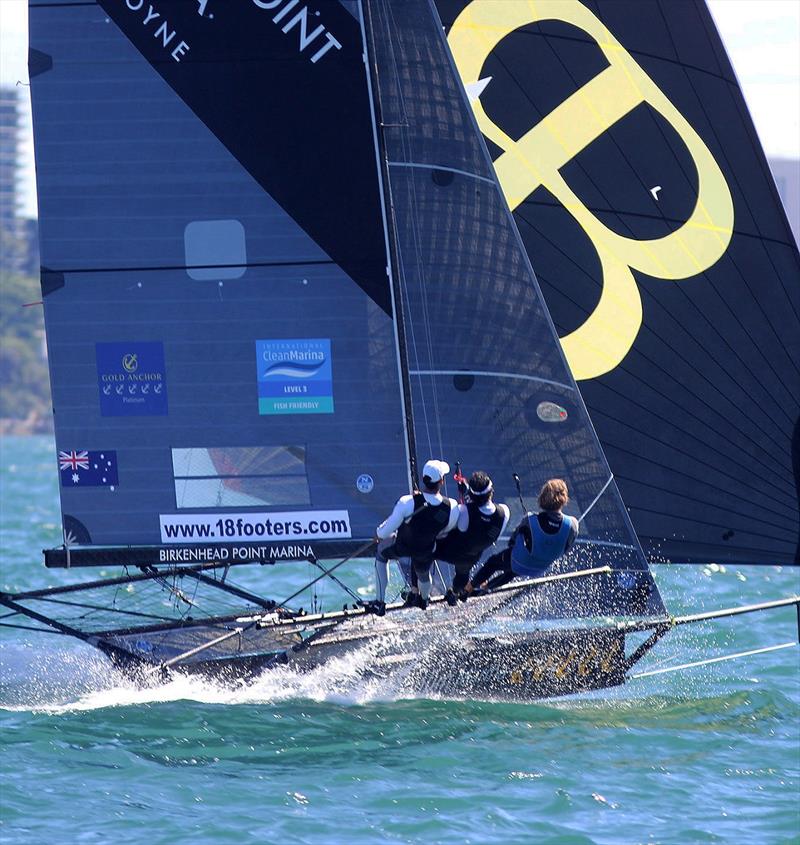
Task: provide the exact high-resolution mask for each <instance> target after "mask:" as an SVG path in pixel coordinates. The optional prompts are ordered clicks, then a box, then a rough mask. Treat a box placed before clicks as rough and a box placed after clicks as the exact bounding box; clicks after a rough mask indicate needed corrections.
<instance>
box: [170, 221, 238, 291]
mask: <svg viewBox="0 0 800 845" xmlns="http://www.w3.org/2000/svg"><path fill="white" fill-rule="evenodd" d="M183 242H184V248H185V250H186V272H187V273H188V274H189V276H190V277H191V278H192V279H197V280H198V281H208V280H209V279H238V278H240V277H241V276H243V275H244V273H245V269H246V264H247V247H246V245H245V232H244V226H242V224H241V223H240V222H239V221H238V220H195V221H193V222H191V223H189V224H188V225H187V226H186V229H185V230H184V234H183Z"/></svg>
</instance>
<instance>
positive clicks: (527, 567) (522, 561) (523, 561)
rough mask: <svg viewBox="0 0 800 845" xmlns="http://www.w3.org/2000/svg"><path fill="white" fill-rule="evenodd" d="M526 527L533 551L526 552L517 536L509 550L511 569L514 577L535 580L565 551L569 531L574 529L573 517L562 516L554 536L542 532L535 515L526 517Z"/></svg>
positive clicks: (520, 537)
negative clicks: (529, 530) (529, 532)
mask: <svg viewBox="0 0 800 845" xmlns="http://www.w3.org/2000/svg"><path fill="white" fill-rule="evenodd" d="M528 525H529V526H530V529H531V540H532V546H533V551H530V552H529V551H528V547H527V546H526V545H525V538H524V537H523V536H522V532H520V533H519V534H517V540H516V542H515V543H514V548H513V549H512V550H511V569H512V571H513V572H514V574H515V575H522V576H523V577H525V578H536V577H537V576H539V575H541V574H542V572H543V571H544V570H545V569H547V567H548V566H550V564H551V563H552V562H553V561H554V560H556V558H559V557H561V555H563V554H564V552H565V551H566V546H567V540H568V539H569V535H570V531H572V530H573V529H574V528H575V517H572V516H567V515H566V514H562V515H561V527H560V528H559V529H558V531H556V533H555V534H548V533H546V532H545V531H542V528H541V526H540V525H539V517H538V515H537V514H531V515H530V516H529V517H528Z"/></svg>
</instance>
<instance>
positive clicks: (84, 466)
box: [58, 449, 119, 487]
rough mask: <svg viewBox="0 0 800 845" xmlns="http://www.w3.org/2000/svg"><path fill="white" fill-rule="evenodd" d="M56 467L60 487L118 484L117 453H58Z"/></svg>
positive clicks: (108, 451)
mask: <svg viewBox="0 0 800 845" xmlns="http://www.w3.org/2000/svg"><path fill="white" fill-rule="evenodd" d="M58 468H59V470H60V472H61V486H62V487H113V486H115V485H116V484H119V478H118V476H117V453H116V452H113V451H110V450H106V451H103V452H76V451H75V450H74V449H73V450H72V451H71V452H61V451H59V453H58Z"/></svg>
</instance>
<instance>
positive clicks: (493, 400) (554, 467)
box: [412, 375, 663, 616]
mask: <svg viewBox="0 0 800 845" xmlns="http://www.w3.org/2000/svg"><path fill="white" fill-rule="evenodd" d="M412 389H413V400H412V401H413V408H414V418H415V436H416V442H417V448H418V450H419V451H420V452H424V453H425V454H426V455H427V454H430V455H432V456H433V455H443V456H446V457H447V456H458V458H459V460H460V461H461V463H462V467H463V472H464V473H465V474H467V475H468V474H469V473H471V472H474V471H475V470H478V469H481V470H484V471H486V472H488V473H489V475H490V476H491V477H492V479H493V482H494V489H495V500H496V501H498V502H505V503H506V504H507V505H508V506H509V508H510V510H511V520H510V528H511V529H513V527H515V526H516V525H517V524H518V522H519V520H520V519H521V518H522V516H523V513H522V510H521V508H520V504H519V501H518V500H517V496H516V491H515V488H514V484H513V481H512V478H511V474H512V472H516V473H517V474H518V475H519V476H520V478H521V481H522V493H523V498H524V500H525V503H526V505H527V506H528V508H530V509H531V510H533V511H536V510H538V507H537V504H536V501H537V496H538V493H539V490H540V488H541V485H542V484H543V483H544V482H545V481H546V480H547V479H548V478H552V477H560V478H563V479H564V480H565V481H566V482H567V485H568V487H569V492H570V502H569V503H568V505H567V507H566V509H565V511H566V513H568V514H570V515H572V516H574V517H576V518H578V519H581V518H582V522H581V531H580V537H579V539H580V542H579V543H578V544H576V546H575V548H574V550H573V551H572V552H571V553H570V555H569V556H568V557H567V558H566V559H565V560H564V561H563V562H561V563H559V564H558V565H557V571H569V570H571V569H575V568H590V567H594V566H605V565H610V566H612V567H613V568H615V569H616V570H619V573H620V574H623V573H628V572H630V571H634V574H633V575H632V576H631V578H633V579H634V581H631V585H633V584H634V582H635V584H636V585H638V586H637V587H636V589H637V590H638V591H639V592H638V593H636V594H637V595H639V597H640V599H642V597H644V598H643V599H642V600H643V601H644V604H642V603H641V601H640V602H639V604H635V605H634V604H633V603H632V599H631V595H632V594H631V593H630V590H631V589H633V586H631V587H629V588H626V589H628V592H627V593H626V592H625V591H623V592H620V591H619V589H618V587H617V586H615V583H614V582H613V579H610V580H608V584H606V585H605V586H602V587H592V588H591V590H588V588H587V586H586V585H584V587H582V588H580V589H577V590H576V589H573V587H571V586H566V585H564V584H562V585H560V586H558V585H552V589H550V588H548V591H547V595H548V599H547V601H546V602H544V603H542V604H541V606H540V611H541V614H542V615H543V616H549V615H557V616H569V615H570V614H574V615H578V616H591V615H593V614H597V613H609V614H614V615H616V614H623V613H628V612H630V613H634V612H636V611H635V610H634V609H633V608H634V607H636V608H637V609H638V611H640V612H647V613H659V612H662V611H663V605H662V603H661V599H660V597H659V595H658V591H657V590H656V589H655V585H654V584H653V583H652V581H649V582H648V580H647V579H649V578H650V575H649V573H647V571H646V569H645V564H644V561H643V558H642V556H641V552H640V550H639V546H638V542H637V541H636V538H635V535H634V534H633V531H632V530H631V527H630V524H629V522H628V521H627V518H626V516H625V512H624V507H623V505H622V502H621V500H620V497H619V493H618V491H617V488H616V485H615V484H614V482H613V479H612V478H611V473H610V470H609V468H608V465H607V464H606V462H605V460H604V459H603V457H602V453H601V452H600V450H599V449H598V447H597V442H596V439H595V437H594V435H593V432H592V431H591V428H590V427H589V424H588V421H587V418H586V415H585V412H584V411H583V410H582V408H581V407H580V406H578V405H576V402H575V396H574V393H573V392H572V391H571V390H564V389H561V390H559V389H557V388H553V387H550V386H547V387H545V386H542V385H540V384H537V383H535V382H530V381H528V380H525V379H520V378H514V377H497V376H476V377H475V380H474V384H473V386H472V387H471V389H470V390H467V391H464V390H459V389H458V388H457V387H456V386H455V385H454V383H453V379H452V378H451V377H449V376H445V375H430V376H417V377H412ZM541 401H552V402H554V404H556V403H557V404H559V405H560V406H561V407H566V408H569V409H570V410H571V414H570V416H569V418H568V421H567V422H566V423H565V424H563V425H560V424H552V423H549V422H545V421H542V420H541V419H539V417H538V416H537V414H536V408H537V407H538V405H539V404H540V403H541ZM454 492H455V491H454V490H451V491H449V493H450V495H453V494H454ZM500 542H501V544H502V542H503V541H502V540H501V541H500ZM496 550H497V549H494V551H496ZM640 572H641V573H642V574H638V573H640ZM626 583H627V582H626ZM646 584H649V586H647V587H646V586H645V585H646ZM625 596H627V598H625Z"/></svg>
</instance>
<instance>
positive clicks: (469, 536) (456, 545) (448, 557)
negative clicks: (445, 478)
mask: <svg viewBox="0 0 800 845" xmlns="http://www.w3.org/2000/svg"><path fill="white" fill-rule="evenodd" d="M462 485H463V482H459V489H460V490H462V492H463V493H464V495H465V497H466V502H465V504H461V505H459V506H458V509H459V517H458V523H457V526H456V527H457V528H458V530H457V531H451V532H450V533H449V534H448V535H447V536H446V537H444V538H443V539H441V540H438V541H437V542H436V552H435V554H436V560H437V561H440V562H441V561H444V562H446V563H450V564H452V565H453V566H454V567H455V577H454V578H453V584H452V588H451V589H448V590H447V592H446V593H445V600H446V601H447V603H448V604H449V605H454V604H455V603H456V595H457V594H459V593H461V592H462V591H463V590H464V587H465V586H466V584H467V581H468V580H469V573H470V572H471V571H472V567H473V566H475V564H476V563H477V562H478V560H479V559H480V556H481V555H482V554H483V552H484V550H485V549H488V548H489V546H491V545H494V543H495V542H496V541H497V538H498V537H500V536H501V535H502V533H503V531H505V529H506V526H507V525H508V520H509V516H510V513H509V510H508V506H507V505H503V504H497V505H496V504H495V503H494V501H493V499H494V487H493V485H492V479H491V478H489V476H488V474H487V473H485V472H483V471H482V470H478V471H477V472H473V473H472V475H471V476H470V479H469V482H468V484H466V485H465V486H464V487H462Z"/></svg>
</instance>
